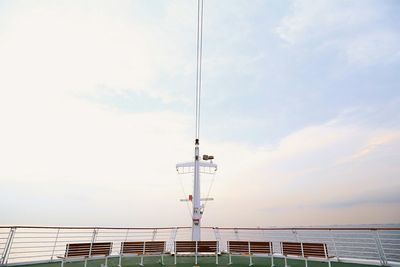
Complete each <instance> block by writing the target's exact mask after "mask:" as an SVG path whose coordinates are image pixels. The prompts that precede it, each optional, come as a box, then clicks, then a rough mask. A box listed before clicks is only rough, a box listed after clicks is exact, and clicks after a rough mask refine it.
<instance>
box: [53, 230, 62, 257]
mask: <svg viewBox="0 0 400 267" xmlns="http://www.w3.org/2000/svg"><path fill="white" fill-rule="evenodd" d="M59 233H60V228H58V230H57V235H56V240H54V246H53V252H52V253H51V260H53V258H54V251H55V250H56V246H57V240H58V234H59Z"/></svg>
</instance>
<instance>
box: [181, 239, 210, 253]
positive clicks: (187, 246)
mask: <svg viewBox="0 0 400 267" xmlns="http://www.w3.org/2000/svg"><path fill="white" fill-rule="evenodd" d="M196 251H197V252H203V253H207V252H208V253H217V252H218V242H217V241H176V242H175V252H176V253H181V252H186V253H195V252H196Z"/></svg>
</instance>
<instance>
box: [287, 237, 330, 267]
mask: <svg viewBox="0 0 400 267" xmlns="http://www.w3.org/2000/svg"><path fill="white" fill-rule="evenodd" d="M281 247H282V255H283V256H284V257H285V266H287V257H288V256H295V257H301V258H304V260H305V264H306V267H308V258H317V259H322V260H326V261H328V265H329V267H331V262H330V257H329V255H328V247H327V246H326V244H324V243H300V242H281Z"/></svg>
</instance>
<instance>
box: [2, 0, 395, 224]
mask: <svg viewBox="0 0 400 267" xmlns="http://www.w3.org/2000/svg"><path fill="white" fill-rule="evenodd" d="M196 8H197V3H196V1H195V0H190V1H189V0H180V1H162V0H159V1H157V0H143V1H140V0H137V1H98V0H96V1H89V0H88V1H70V0H68V1H50V0H49V1H0V224H6V225H7V224H19V225H21V224H25V225H30V224H44V225H87V226H94V225H96V226H130V227H136V226H138V227H139V226H175V225H180V226H186V225H190V224H191V221H190V214H189V212H188V210H187V207H186V204H185V203H183V202H179V199H180V198H184V194H186V195H187V194H189V193H190V192H191V190H192V188H191V184H192V182H191V179H192V178H191V177H190V176H183V177H179V176H178V175H177V174H176V171H175V164H176V163H177V162H181V161H187V160H192V159H193V142H194V140H193V139H194V133H195V130H194V95H195V66H196V62H195V60H196V27H197V26H196V19H197V18H196V15H197V10H196ZM399 14H400V2H399V1H396V0H393V1H392V0H376V1H368V0H359V1H352V0H346V1H341V0H335V1H333V0H332V1H303V0H299V1H261V0H260V1H257V0H254V1H248V0H243V1H239V0H234V1H232V0H218V1H217V0H206V1H205V3H204V23H205V25H204V40H203V41H204V44H203V49H204V50H203V55H204V62H203V91H202V107H201V108H202V117H201V133H200V135H201V138H200V140H201V153H207V154H212V155H214V156H215V158H216V160H215V162H216V163H217V164H218V165H219V170H218V173H217V175H216V177H215V181H214V184H213V187H212V190H211V193H210V197H214V198H215V201H213V202H209V203H207V207H206V211H205V214H204V217H203V219H204V220H203V225H207V226H221V227H222V226H237V227H239V226H249V227H251V226H302V225H303V226H304V225H329V224H361V223H399V222H400V166H399V164H400V71H399V70H400V27H399V26H400V17H399ZM212 179H213V178H212V177H206V176H203V188H202V193H203V196H204V197H205V196H207V192H208V188H209V185H210V184H211V182H212ZM181 184H182V185H183V188H182V186H181Z"/></svg>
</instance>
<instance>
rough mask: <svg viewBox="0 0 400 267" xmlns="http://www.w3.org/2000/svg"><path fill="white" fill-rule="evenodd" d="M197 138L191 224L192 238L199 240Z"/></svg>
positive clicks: (199, 210) (199, 208)
mask: <svg viewBox="0 0 400 267" xmlns="http://www.w3.org/2000/svg"><path fill="white" fill-rule="evenodd" d="M198 142H199V140H198V139H196V146H195V153H194V155H195V156H194V183H193V218H192V220H193V224H192V240H193V241H200V221H201V206H200V164H199V161H200V152H199V143H198Z"/></svg>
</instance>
